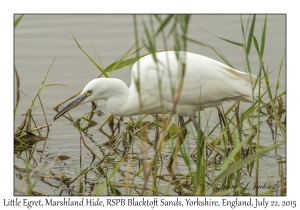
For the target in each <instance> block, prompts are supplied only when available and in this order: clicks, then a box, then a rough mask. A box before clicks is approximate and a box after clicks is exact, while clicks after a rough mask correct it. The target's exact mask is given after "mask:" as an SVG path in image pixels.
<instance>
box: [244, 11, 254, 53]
mask: <svg viewBox="0 0 300 210" xmlns="http://www.w3.org/2000/svg"><path fill="white" fill-rule="evenodd" d="M255 18H256V15H253V18H252V23H251V28H250V31H249V34H248V42H247V48H246V53H247V55H249V52H250V49H251V42H252V36H253V31H254V26H255Z"/></svg>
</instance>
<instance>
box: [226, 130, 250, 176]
mask: <svg viewBox="0 0 300 210" xmlns="http://www.w3.org/2000/svg"><path fill="white" fill-rule="evenodd" d="M254 133H255V131H252V132H251V133H250V134H249V135H248V136H247V137H246V138H245V139H244V140H242V141H241V142H240V143H239V144H238V145H236V146H235V147H234V149H233V150H232V152H231V153H230V155H229V156H228V157H227V158H226V160H225V161H224V162H223V166H222V170H221V173H222V172H224V171H225V170H226V169H227V168H228V165H229V164H230V162H231V161H232V159H233V158H234V156H235V155H236V154H237V153H238V152H239V151H240V150H241V148H242V147H243V146H244V145H245V144H246V143H247V142H248V141H249V139H250V138H251V137H252V136H253V134H254Z"/></svg>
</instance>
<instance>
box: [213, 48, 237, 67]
mask: <svg viewBox="0 0 300 210" xmlns="http://www.w3.org/2000/svg"><path fill="white" fill-rule="evenodd" d="M208 46H209V47H210V48H211V49H212V50H213V51H214V52H215V53H216V54H217V55H218V56H219V57H220V58H221V59H222V60H223V61H224V62H225V63H226V64H227V65H228V66H230V67H231V68H234V67H233V65H232V64H231V63H230V62H229V61H228V60H227V58H225V56H224V55H222V53H219V52H217V50H215V49H214V48H213V47H212V46H210V45H208Z"/></svg>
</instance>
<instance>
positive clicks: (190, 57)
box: [54, 51, 258, 120]
mask: <svg viewBox="0 0 300 210" xmlns="http://www.w3.org/2000/svg"><path fill="white" fill-rule="evenodd" d="M177 55H179V56H176V53H175V52H174V51H167V52H159V53H156V54H155V58H156V59H155V60H156V61H155V60H154V59H153V55H151V54H150V55H147V56H145V57H143V58H141V59H140V60H138V61H137V62H136V63H135V64H134V65H133V68H132V74H131V86H130V87H129V88H128V87H127V85H126V84H125V83H124V82H123V81H122V80H119V79H113V78H98V79H94V80H92V81H90V82H89V83H88V84H87V85H86V86H85V88H84V89H83V91H82V92H81V94H80V95H79V96H77V97H76V99H75V101H73V102H72V103H70V104H69V105H67V106H66V107H65V108H64V109H62V110H61V111H60V112H59V113H58V114H57V115H56V116H55V117H54V120H56V119H57V118H59V117H60V116H61V115H63V114H64V113H66V112H67V111H69V110H70V109H72V108H74V107H76V106H77V105H79V104H82V103H87V102H92V101H98V100H101V99H102V100H106V107H107V109H108V110H109V112H110V113H111V114H113V115H116V116H132V115H138V114H162V113H169V112H170V111H171V110H172V108H173V104H174V99H175V96H176V94H177V91H178V88H179V87H180V85H179V83H180V81H181V79H182V78H183V86H182V89H181V93H180V97H179V101H178V103H177V106H176V110H175V113H177V114H178V115H179V116H190V117H191V116H194V115H195V112H197V111H198V110H201V109H203V108H205V107H215V106H219V105H221V104H222V102H223V101H230V100H234V101H245V102H251V101H252V98H253V95H254V96H255V95H257V92H258V89H255V90H254V91H252V85H251V80H253V81H255V80H256V77H255V76H254V75H250V74H248V73H244V72H240V71H237V70H235V69H233V68H230V67H228V66H226V65H224V64H222V63H220V62H218V61H216V60H213V59H211V58H208V57H205V56H201V55H197V54H194V53H188V52H177ZM183 72H184V75H182V74H183ZM253 93H254V94H253Z"/></svg>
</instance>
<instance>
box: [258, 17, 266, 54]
mask: <svg viewBox="0 0 300 210" xmlns="http://www.w3.org/2000/svg"><path fill="white" fill-rule="evenodd" d="M266 31H267V15H266V16H265V20H264V26H263V32H262V35H261V43H260V54H261V57H263V55H264V50H265V43H266Z"/></svg>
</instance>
